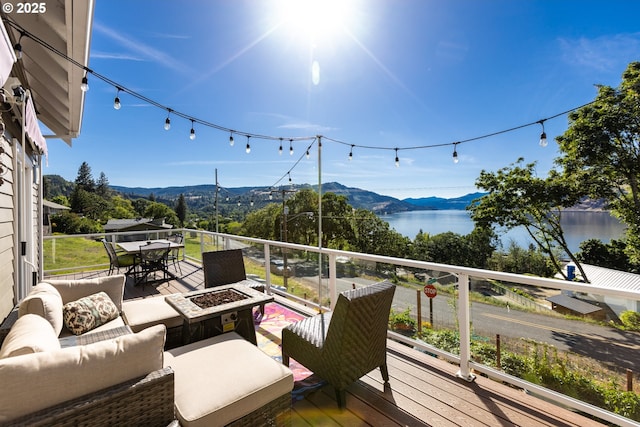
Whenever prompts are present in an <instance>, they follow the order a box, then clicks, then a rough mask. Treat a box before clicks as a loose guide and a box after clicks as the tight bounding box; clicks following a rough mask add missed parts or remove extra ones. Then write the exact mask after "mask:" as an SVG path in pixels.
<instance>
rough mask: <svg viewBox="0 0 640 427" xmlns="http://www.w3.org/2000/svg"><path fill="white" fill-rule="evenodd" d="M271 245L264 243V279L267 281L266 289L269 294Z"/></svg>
mask: <svg viewBox="0 0 640 427" xmlns="http://www.w3.org/2000/svg"><path fill="white" fill-rule="evenodd" d="M270 267H271V247H270V246H269V244H268V243H265V244H264V280H266V282H267V291H268V293H269V294H271V268H270Z"/></svg>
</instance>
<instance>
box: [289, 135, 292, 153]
mask: <svg viewBox="0 0 640 427" xmlns="http://www.w3.org/2000/svg"><path fill="white" fill-rule="evenodd" d="M292 143H293V139H290V140H289V155H290V156H293V145H292Z"/></svg>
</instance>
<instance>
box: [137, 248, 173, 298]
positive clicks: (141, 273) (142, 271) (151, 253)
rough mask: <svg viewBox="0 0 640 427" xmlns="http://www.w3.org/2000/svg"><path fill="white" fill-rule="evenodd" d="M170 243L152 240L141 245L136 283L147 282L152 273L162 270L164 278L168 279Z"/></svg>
mask: <svg viewBox="0 0 640 427" xmlns="http://www.w3.org/2000/svg"><path fill="white" fill-rule="evenodd" d="M169 251H170V245H169V243H168V242H167V243H165V242H151V243H148V244H146V245H142V246H140V253H139V255H138V265H137V272H136V276H137V277H136V284H139V283H142V285H143V288H144V284H145V283H146V282H147V279H148V277H149V275H150V274H152V273H153V274H154V278H155V273H156V271H161V272H162V279H163V280H166V279H167V257H168V255H169Z"/></svg>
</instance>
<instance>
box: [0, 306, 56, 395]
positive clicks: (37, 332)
mask: <svg viewBox="0 0 640 427" xmlns="http://www.w3.org/2000/svg"><path fill="white" fill-rule="evenodd" d="M59 349H60V342H59V341H58V335H57V334H56V332H55V331H54V330H53V327H52V326H51V323H49V322H48V321H47V319H45V318H44V317H42V316H39V315H37V314H25V315H24V316H20V317H19V318H18V320H16V323H14V325H13V326H12V327H11V330H10V331H9V334H8V335H7V336H6V338H5V339H4V341H3V343H2V348H0V359H2V358H5V357H13V356H20V355H23V354H31V353H38V352H41V351H53V350H59ZM5 391H7V390H5Z"/></svg>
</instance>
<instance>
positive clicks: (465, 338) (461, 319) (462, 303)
mask: <svg viewBox="0 0 640 427" xmlns="http://www.w3.org/2000/svg"><path fill="white" fill-rule="evenodd" d="M458 327H459V328H460V370H459V371H458V373H457V374H456V375H457V376H458V377H459V378H462V379H464V380H466V381H469V382H471V381H473V380H475V379H476V376H475V375H473V374H472V373H471V368H470V366H469V362H470V361H471V307H470V305H469V275H467V274H459V275H458Z"/></svg>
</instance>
